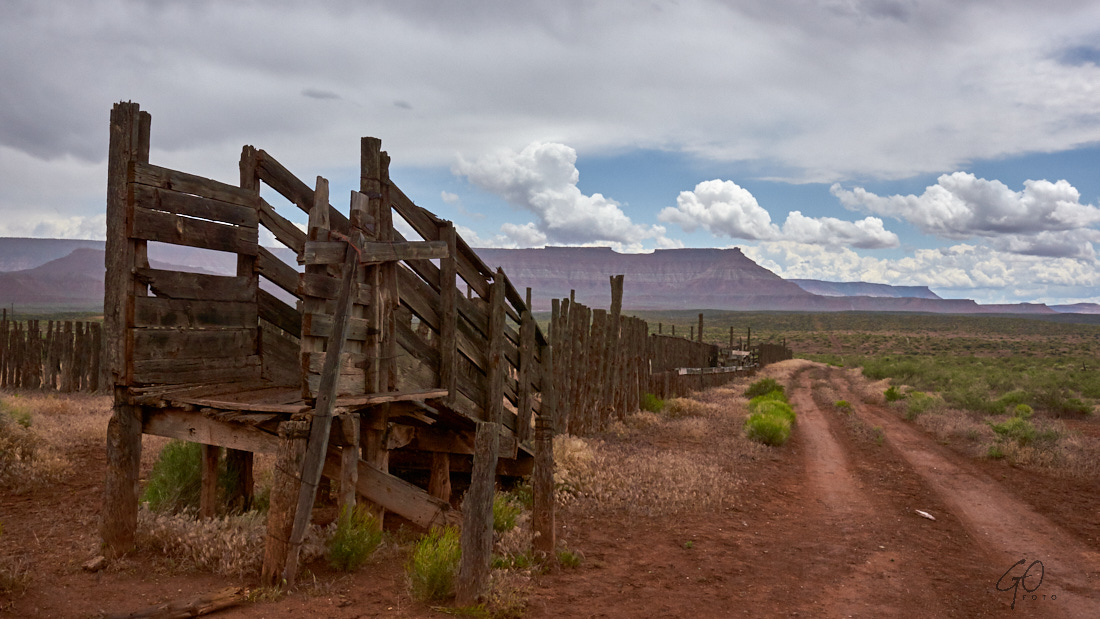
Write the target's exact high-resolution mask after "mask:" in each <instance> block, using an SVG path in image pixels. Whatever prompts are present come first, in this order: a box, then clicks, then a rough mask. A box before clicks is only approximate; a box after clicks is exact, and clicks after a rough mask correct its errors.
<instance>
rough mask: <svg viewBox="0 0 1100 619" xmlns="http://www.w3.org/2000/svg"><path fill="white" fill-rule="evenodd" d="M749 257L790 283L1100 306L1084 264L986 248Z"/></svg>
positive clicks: (776, 249) (777, 249)
mask: <svg viewBox="0 0 1100 619" xmlns="http://www.w3.org/2000/svg"><path fill="white" fill-rule="evenodd" d="M743 251H744V252H745V255H746V256H748V257H749V258H752V259H753V260H755V261H756V262H757V263H758V264H760V265H761V266H763V267H765V268H767V269H769V270H771V271H773V272H775V273H776V274H778V275H780V276H782V277H785V278H801V279H821V280H826V281H865V282H873V283H882V284H892V285H899V286H928V287H929V288H931V289H933V291H935V292H937V293H938V294H940V295H941V296H944V297H948V298H973V299H975V300H978V301H979V302H982V303H1016V302H1021V301H1044V300H1050V301H1058V302H1060V300H1061V299H1064V298H1075V299H1084V300H1089V299H1091V300H1092V302H1097V301H1100V297H1098V296H1097V294H1096V290H1097V286H1100V272H1097V270H1096V269H1094V268H1092V267H1091V266H1089V265H1087V264H1085V263H1082V262H1081V261H1080V260H1075V259H1071V258H1053V259H1052V258H1045V257H1040V256H1024V255H1019V254H1015V253H1010V252H1005V251H1001V250H998V249H996V248H993V247H988V246H985V245H972V244H967V243H960V244H957V245H953V246H951V247H942V248H937V249H921V250H917V251H915V252H913V254H912V255H909V256H905V257H902V258H876V257H870V256H861V255H859V254H858V253H857V252H855V251H852V250H851V249H848V248H843V247H825V246H821V245H809V244H805V243H796V242H793V241H776V242H762V243H758V244H756V245H751V246H746V247H744V248H743Z"/></svg>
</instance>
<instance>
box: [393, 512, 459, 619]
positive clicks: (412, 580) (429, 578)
mask: <svg viewBox="0 0 1100 619" xmlns="http://www.w3.org/2000/svg"><path fill="white" fill-rule="evenodd" d="M461 558H462V545H461V542H460V537H459V532H458V529H456V528H454V527H447V528H445V529H443V530H440V529H436V530H434V531H432V532H431V533H429V534H427V535H425V536H424V537H422V538H420V541H419V542H417V543H416V547H415V548H413V553H412V557H410V558H409V563H408V565H407V566H406V571H407V572H408V575H409V589H410V591H411V593H412V596H413V597H414V598H416V599H417V600H420V601H421V602H438V601H442V600H446V599H447V598H450V597H451V596H453V595H454V591H455V576H456V574H457V573H458V562H459V560H460V559H461Z"/></svg>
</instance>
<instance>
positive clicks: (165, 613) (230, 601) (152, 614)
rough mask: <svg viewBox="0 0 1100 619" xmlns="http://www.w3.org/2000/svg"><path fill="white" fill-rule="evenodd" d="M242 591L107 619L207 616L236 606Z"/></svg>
mask: <svg viewBox="0 0 1100 619" xmlns="http://www.w3.org/2000/svg"><path fill="white" fill-rule="evenodd" d="M244 594H245V593H244V589H243V588H241V587H226V588H225V589H222V590H221V591H215V592H214V593H205V594H203V595H200V596H198V597H190V598H186V599H182V600H175V601H172V602H168V603H165V604H158V605H156V606H152V607H150V608H146V609H145V610H138V611H134V612H132V613H126V614H122V615H108V616H107V617H108V619H186V618H187V617H199V616H202V615H209V614H210V613H212V612H216V611H219V610H222V609H224V608H230V607H232V606H236V605H237V604H240V603H241V602H243V601H244Z"/></svg>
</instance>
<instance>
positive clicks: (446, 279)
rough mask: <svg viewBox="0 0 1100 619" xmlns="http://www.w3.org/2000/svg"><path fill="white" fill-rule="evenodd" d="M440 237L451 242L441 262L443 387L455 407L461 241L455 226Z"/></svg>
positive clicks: (447, 226)
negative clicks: (459, 244) (457, 305)
mask: <svg viewBox="0 0 1100 619" xmlns="http://www.w3.org/2000/svg"><path fill="white" fill-rule="evenodd" d="M439 238H440V240H442V241H444V242H446V243H447V257H446V258H443V259H441V260H440V261H439V386H440V387H441V388H443V389H446V390H447V403H448V404H452V405H453V404H454V400H455V395H456V391H457V390H458V366H457V363H458V345H457V344H456V341H455V337H456V335H455V334H456V332H457V331H456V330H457V328H458V327H457V324H458V323H457V321H458V312H457V310H456V309H455V307H456V306H455V304H456V303H457V301H458V283H457V274H458V242H457V239H456V235H455V227H454V224H452V223H451V222H446V223H445V224H441V225H440V227H439Z"/></svg>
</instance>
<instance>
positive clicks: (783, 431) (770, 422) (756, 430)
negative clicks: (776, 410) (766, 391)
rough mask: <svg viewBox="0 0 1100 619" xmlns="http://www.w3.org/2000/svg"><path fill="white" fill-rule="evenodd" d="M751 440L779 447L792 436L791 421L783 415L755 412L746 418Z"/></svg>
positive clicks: (746, 428) (747, 432)
mask: <svg viewBox="0 0 1100 619" xmlns="http://www.w3.org/2000/svg"><path fill="white" fill-rule="evenodd" d="M745 432H746V434H747V436H748V437H749V439H750V440H754V441H757V442H759V443H764V444H765V445H771V446H773V447H778V446H779V445H782V444H784V443H786V442H787V439H789V438H790V437H791V422H790V421H789V420H788V419H787V418H786V417H784V416H782V415H775V414H770V415H769V414H762V413H753V414H751V415H749V416H748V418H747V419H745Z"/></svg>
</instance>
